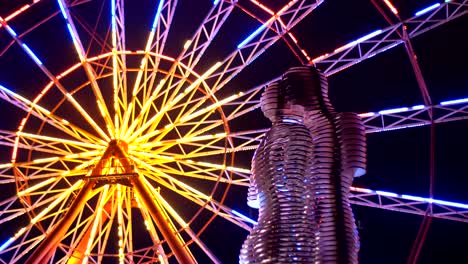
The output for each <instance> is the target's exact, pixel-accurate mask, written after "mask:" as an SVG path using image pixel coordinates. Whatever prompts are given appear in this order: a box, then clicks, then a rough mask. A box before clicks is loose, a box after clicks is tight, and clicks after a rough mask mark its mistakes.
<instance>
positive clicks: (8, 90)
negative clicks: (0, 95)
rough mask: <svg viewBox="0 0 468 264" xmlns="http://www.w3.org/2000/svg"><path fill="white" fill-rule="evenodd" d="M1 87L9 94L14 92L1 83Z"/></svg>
mask: <svg viewBox="0 0 468 264" xmlns="http://www.w3.org/2000/svg"><path fill="white" fill-rule="evenodd" d="M0 89H1V90H3V91H5V92H6V93H7V94H10V95H11V94H14V93H13V92H12V91H11V90H10V89H8V88H6V87H5V86H3V85H1V84H0Z"/></svg>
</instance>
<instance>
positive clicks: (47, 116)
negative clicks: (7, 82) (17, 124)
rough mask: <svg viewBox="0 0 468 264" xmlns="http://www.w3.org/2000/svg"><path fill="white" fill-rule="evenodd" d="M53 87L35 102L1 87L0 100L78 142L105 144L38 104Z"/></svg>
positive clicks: (44, 91)
mask: <svg viewBox="0 0 468 264" xmlns="http://www.w3.org/2000/svg"><path fill="white" fill-rule="evenodd" d="M52 85H53V83H52V82H50V83H49V85H47V86H46V87H45V88H44V90H43V92H42V93H41V94H40V95H39V96H37V97H36V98H35V99H34V100H33V101H30V100H28V99H26V98H25V97H23V96H21V95H19V94H17V93H15V92H13V91H11V90H10V89H7V88H6V87H4V86H2V85H0V99H3V100H4V101H6V102H9V103H11V104H12V105H14V106H16V107H18V108H19V109H21V110H23V111H25V112H26V113H30V114H32V115H33V116H34V117H36V118H38V119H39V120H41V121H43V122H46V123H47V124H49V125H51V126H52V127H54V128H56V129H58V130H60V131H61V132H63V133H65V134H66V135H69V136H71V137H73V138H75V139H77V140H81V141H87V142H94V143H96V142H100V143H104V141H103V140H101V139H98V138H97V137H95V136H94V135H92V134H90V133H88V132H86V131H84V130H82V129H81V128H79V127H78V126H76V125H74V124H73V123H70V122H69V121H67V120H65V119H63V118H61V117H59V116H56V115H55V114H53V113H52V112H51V111H50V110H48V109H46V108H45V107H43V106H41V105H39V104H38V101H39V100H40V99H41V98H42V95H43V94H45V93H46V92H47V91H48V90H49V89H50V87H51V86H52Z"/></svg>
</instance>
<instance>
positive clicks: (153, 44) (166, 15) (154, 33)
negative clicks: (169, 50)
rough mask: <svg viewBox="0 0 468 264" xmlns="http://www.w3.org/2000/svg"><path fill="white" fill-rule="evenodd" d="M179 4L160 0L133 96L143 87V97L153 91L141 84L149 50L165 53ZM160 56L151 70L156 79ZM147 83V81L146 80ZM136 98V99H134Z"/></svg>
mask: <svg viewBox="0 0 468 264" xmlns="http://www.w3.org/2000/svg"><path fill="white" fill-rule="evenodd" d="M176 6H177V0H159V3H158V7H157V8H156V13H155V15H154V19H153V24H152V26H151V31H150V34H149V36H148V39H147V41H146V45H145V56H144V57H143V59H142V60H141V63H140V69H139V71H138V73H137V77H136V79H135V84H134V86H133V92H132V94H133V96H136V95H137V94H138V93H139V92H140V90H141V89H142V88H144V89H145V90H144V92H143V97H144V98H147V97H148V96H149V94H150V93H151V88H150V87H146V85H143V87H141V86H140V84H141V79H142V76H143V74H144V73H145V72H146V69H147V67H148V60H149V52H150V51H154V52H155V53H156V54H158V55H159V54H163V52H164V47H165V44H166V39H167V36H168V33H169V30H170V25H171V23H172V20H173V18H174V13H175V9H176ZM159 62H160V58H159V57H158V58H156V61H155V62H154V65H153V67H152V68H153V70H152V71H150V74H151V76H150V78H151V79H152V80H154V78H155V77H156V70H157V69H158V66H159ZM145 84H146V82H145ZM132 100H134V99H132Z"/></svg>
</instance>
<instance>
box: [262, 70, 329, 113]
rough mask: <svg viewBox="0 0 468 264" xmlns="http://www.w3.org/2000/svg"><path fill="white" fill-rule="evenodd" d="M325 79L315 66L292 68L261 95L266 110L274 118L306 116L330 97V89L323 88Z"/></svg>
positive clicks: (318, 108) (263, 108)
mask: <svg viewBox="0 0 468 264" xmlns="http://www.w3.org/2000/svg"><path fill="white" fill-rule="evenodd" d="M324 81H326V79H324V78H323V76H322V73H320V71H319V70H317V69H316V68H315V67H313V66H302V67H293V68H290V69H289V70H288V71H286V73H284V74H283V76H282V78H281V79H280V80H279V81H276V82H272V83H270V84H269V85H267V86H266V87H265V91H264V92H263V94H262V98H261V99H260V100H261V102H260V104H261V109H262V111H263V114H264V115H265V116H266V117H267V118H268V119H270V121H272V122H276V121H279V120H282V119H288V118H290V119H295V120H303V119H304V115H305V113H306V112H309V111H314V110H320V108H321V104H323V100H327V101H328V90H327V89H322V88H323V87H324V85H326V83H325V84H324V83H323V82H324ZM325 88H327V87H325Z"/></svg>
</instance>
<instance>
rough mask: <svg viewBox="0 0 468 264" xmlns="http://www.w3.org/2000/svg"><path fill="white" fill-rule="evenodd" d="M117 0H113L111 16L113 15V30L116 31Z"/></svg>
mask: <svg viewBox="0 0 468 264" xmlns="http://www.w3.org/2000/svg"><path fill="white" fill-rule="evenodd" d="M115 11H116V10H115V0H111V16H112V21H111V23H112V32H114V31H115V30H116V28H117V25H116V22H115Z"/></svg>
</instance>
